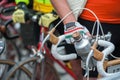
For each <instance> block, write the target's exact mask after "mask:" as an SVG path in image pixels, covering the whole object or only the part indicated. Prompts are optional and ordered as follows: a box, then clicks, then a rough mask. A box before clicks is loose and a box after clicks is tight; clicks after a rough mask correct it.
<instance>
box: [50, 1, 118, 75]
mask: <svg viewBox="0 0 120 80" xmlns="http://www.w3.org/2000/svg"><path fill="white" fill-rule="evenodd" d="M68 1H69V0H68ZM51 2H52V4H53V6H54V8H55V10H56V12H57V14H58V15H59V16H60V18H63V17H64V16H65V15H66V14H67V13H69V12H70V11H71V9H70V6H69V5H68V2H67V0H60V1H58V0H51ZM73 2H74V0H73ZM73 2H71V3H73ZM119 2H120V1H119V0H117V1H113V0H102V1H101V0H100V1H96V0H87V3H86V4H85V8H89V9H91V10H92V11H93V12H95V14H96V15H97V16H98V18H99V20H100V22H101V23H102V27H103V30H104V32H105V34H106V33H107V32H108V31H110V32H111V33H112V37H111V42H113V43H114V44H115V50H114V52H113V55H114V56H120V37H119V35H120V31H119V30H120V9H119ZM63 8H64V9H63ZM95 20H96V19H95V18H94V16H93V15H92V14H91V13H89V12H88V11H86V10H84V11H83V12H82V14H81V15H80V17H79V19H78V20H76V19H75V17H74V15H73V14H71V15H69V16H68V17H67V18H65V19H64V21H63V23H64V25H65V26H64V29H65V32H68V33H72V31H75V30H76V28H77V27H80V26H81V25H84V26H86V27H87V29H88V30H89V31H90V32H91V31H92V26H93V24H94V21H95ZM71 23H72V24H71ZM75 23H80V24H79V25H75ZM68 24H69V27H67V26H66V25H68ZM109 59H110V60H111V59H114V58H112V57H111V56H109ZM95 74H96V73H95Z"/></svg>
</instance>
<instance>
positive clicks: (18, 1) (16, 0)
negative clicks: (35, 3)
mask: <svg viewBox="0 0 120 80" xmlns="http://www.w3.org/2000/svg"><path fill="white" fill-rule="evenodd" d="M15 2H16V4H18V3H20V2H24V3H26V4H27V5H28V4H29V2H30V1H29V0H15Z"/></svg>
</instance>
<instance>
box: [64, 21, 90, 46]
mask: <svg viewBox="0 0 120 80" xmlns="http://www.w3.org/2000/svg"><path fill="white" fill-rule="evenodd" d="M76 32H79V33H80V36H81V37H82V36H83V35H86V36H90V33H89V31H88V29H87V28H86V27H84V26H83V25H81V24H80V23H79V22H70V23H67V24H66V25H64V34H65V35H66V37H65V40H66V42H67V43H68V44H71V43H73V42H74V38H73V34H75V33H76Z"/></svg>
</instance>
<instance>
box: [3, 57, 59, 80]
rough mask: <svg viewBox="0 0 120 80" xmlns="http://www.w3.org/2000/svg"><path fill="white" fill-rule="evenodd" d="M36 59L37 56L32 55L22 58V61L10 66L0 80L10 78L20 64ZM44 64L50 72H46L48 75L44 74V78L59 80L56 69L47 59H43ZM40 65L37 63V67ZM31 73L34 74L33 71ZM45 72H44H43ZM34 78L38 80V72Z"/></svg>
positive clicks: (8, 79) (46, 79)
mask: <svg viewBox="0 0 120 80" xmlns="http://www.w3.org/2000/svg"><path fill="white" fill-rule="evenodd" d="M36 60H38V57H32V58H27V59H26V60H23V61H21V62H20V63H18V64H16V65H15V66H14V67H12V69H11V70H10V71H9V72H8V73H6V75H5V76H4V77H3V79H2V80H10V79H11V76H12V75H13V74H14V73H15V71H17V70H18V69H19V68H20V67H21V66H23V65H24V64H27V63H29V62H34V61H36ZM45 64H46V65H47V66H46V67H47V69H46V68H45V69H46V70H47V71H48V69H49V70H50V71H51V72H52V73H47V74H48V76H49V77H46V76H45V80H60V78H59V75H58V74H57V72H56V70H55V68H54V67H53V66H52V65H51V64H50V63H49V62H48V61H45ZM39 65H40V66H41V64H38V66H37V67H40V66H39ZM38 72H40V71H39V70H37V73H38ZM33 74H35V73H33ZM45 74H46V73H45ZM53 75H54V77H55V78H54V79H53V78H52V79H51V78H50V77H53ZM35 80H40V74H37V77H35Z"/></svg>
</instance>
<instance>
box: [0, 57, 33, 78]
mask: <svg viewBox="0 0 120 80" xmlns="http://www.w3.org/2000/svg"><path fill="white" fill-rule="evenodd" d="M15 64H16V63H15V62H13V61H10V60H2V59H0V75H1V76H0V80H4V79H3V78H4V76H5V74H6V72H7V71H8V70H10V69H11V68H12V67H13V66H14V65H15ZM20 70H22V71H23V72H24V73H26V74H27V75H28V76H29V77H30V78H31V76H32V73H31V72H30V71H29V70H28V69H27V68H26V67H24V66H21V67H20Z"/></svg>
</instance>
